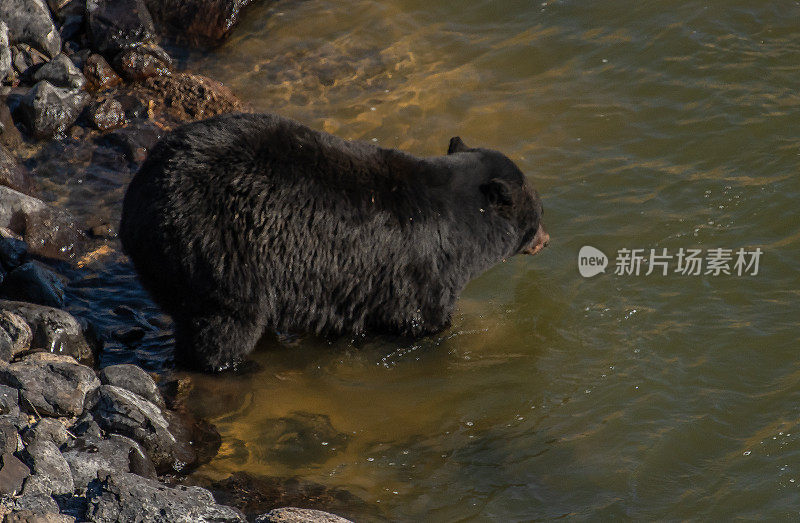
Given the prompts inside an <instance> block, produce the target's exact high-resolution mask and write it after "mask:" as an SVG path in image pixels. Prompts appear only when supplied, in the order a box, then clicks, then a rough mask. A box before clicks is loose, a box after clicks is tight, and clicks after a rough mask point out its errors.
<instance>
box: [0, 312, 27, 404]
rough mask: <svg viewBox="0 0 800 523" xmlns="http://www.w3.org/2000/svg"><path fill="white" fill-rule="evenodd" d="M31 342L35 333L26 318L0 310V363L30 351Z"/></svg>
mask: <svg viewBox="0 0 800 523" xmlns="http://www.w3.org/2000/svg"><path fill="white" fill-rule="evenodd" d="M31 340H33V332H32V331H31V328H30V326H29V325H28V324H27V323H26V322H25V319H24V318H22V317H21V316H20V315H18V314H14V313H13V312H11V311H5V310H0V362H8V361H11V359H12V358H13V357H14V356H16V355H17V354H19V353H21V352H24V351H26V350H28V349H30V347H31ZM0 414H3V413H2V412H0Z"/></svg>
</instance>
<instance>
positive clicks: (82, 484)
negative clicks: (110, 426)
mask: <svg viewBox="0 0 800 523" xmlns="http://www.w3.org/2000/svg"><path fill="white" fill-rule="evenodd" d="M62 456H64V459H65V460H67V463H69V468H70V470H71V471H72V478H73V480H74V482H75V488H77V489H86V488H87V487H88V485H89V483H90V482H92V481H93V480H94V479H96V478H97V472H98V471H107V472H114V473H119V472H131V473H134V474H137V475H139V476H143V477H147V478H150V479H156V471H155V467H154V466H153V463H152V462H151V461H150V459H149V458H148V457H147V455H146V454H145V453H144V450H143V449H142V447H141V446H140V445H139V444H138V443H136V442H135V441H133V440H132V439H130V438H126V437H125V436H120V435H118V434H111V435H110V436H109V437H108V439H102V438H99V437H94V436H88V437H79V438H78V439H77V440H75V441H74V442H72V443H70V444H69V445H68V446H67V448H65V449H64V450H63V452H62Z"/></svg>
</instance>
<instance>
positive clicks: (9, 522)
mask: <svg viewBox="0 0 800 523" xmlns="http://www.w3.org/2000/svg"><path fill="white" fill-rule="evenodd" d="M50 499H52V498H50ZM74 521H75V518H73V517H72V516H68V515H66V514H58V513H53V512H44V513H43V512H33V511H32V510H18V511H15V512H13V513H11V514H9V515H7V516H6V519H5V521H4V522H3V523H73V522H74Z"/></svg>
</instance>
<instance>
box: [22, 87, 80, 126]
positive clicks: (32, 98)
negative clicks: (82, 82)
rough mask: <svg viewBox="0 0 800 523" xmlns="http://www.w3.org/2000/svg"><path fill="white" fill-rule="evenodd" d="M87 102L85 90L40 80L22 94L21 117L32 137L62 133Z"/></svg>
mask: <svg viewBox="0 0 800 523" xmlns="http://www.w3.org/2000/svg"><path fill="white" fill-rule="evenodd" d="M87 103H89V95H88V94H86V93H85V92H83V91H80V90H77V89H66V88H62V87H55V86H54V85H53V84H51V83H50V82H48V81H47V80H42V81H40V82H39V83H37V84H36V85H34V86H33V87H32V88H31V90H30V91H28V93H27V94H25V96H23V97H22V100H21V103H20V107H19V113H20V119H21V121H22V123H23V124H24V125H25V126H26V127H27V129H28V132H29V133H30V134H31V135H33V136H34V137H35V138H39V139H42V138H52V137H54V136H63V135H64V133H65V131H66V130H67V129H68V128H69V127H70V126H71V125H72V124H74V123H75V120H77V119H78V116H79V115H80V114H81V111H82V110H83V108H84V107H86V104H87Z"/></svg>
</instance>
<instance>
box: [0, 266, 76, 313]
mask: <svg viewBox="0 0 800 523" xmlns="http://www.w3.org/2000/svg"><path fill="white" fill-rule="evenodd" d="M0 296H2V297H3V298H6V299H9V300H17V301H26V302H30V303H36V304H39V305H47V306H48V307H63V305H64V282H63V281H62V280H61V277H60V276H58V275H57V274H56V273H54V272H53V271H51V270H50V269H48V268H47V267H46V266H44V265H43V264H41V263H39V262H37V261H29V262H27V263H25V264H23V265H20V266H19V267H17V268H16V269H14V270H13V271H11V272H9V273H8V275H7V276H6V278H5V280H3V284H2V286H0Z"/></svg>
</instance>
